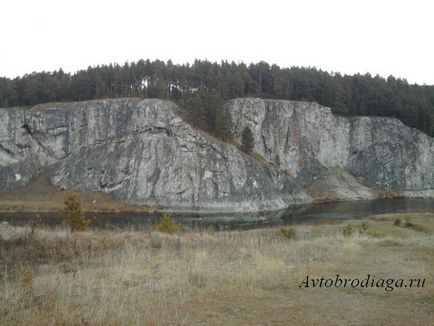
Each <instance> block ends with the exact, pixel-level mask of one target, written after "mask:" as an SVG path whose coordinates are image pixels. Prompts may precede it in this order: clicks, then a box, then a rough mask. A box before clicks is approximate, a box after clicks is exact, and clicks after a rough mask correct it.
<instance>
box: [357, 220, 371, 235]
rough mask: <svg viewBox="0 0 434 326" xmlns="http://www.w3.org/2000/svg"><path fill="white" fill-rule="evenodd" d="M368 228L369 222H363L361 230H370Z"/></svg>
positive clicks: (361, 231) (362, 231) (364, 231)
mask: <svg viewBox="0 0 434 326" xmlns="http://www.w3.org/2000/svg"><path fill="white" fill-rule="evenodd" d="M368 228H369V224H368V222H363V223H362V224H360V227H359V232H360V233H366V232H367V231H368Z"/></svg>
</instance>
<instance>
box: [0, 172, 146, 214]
mask: <svg viewBox="0 0 434 326" xmlns="http://www.w3.org/2000/svg"><path fill="white" fill-rule="evenodd" d="M49 178H50V173H48V172H46V173H44V174H42V175H40V176H38V177H36V178H34V179H33V180H32V181H30V182H29V183H28V184H27V185H25V186H24V187H22V188H19V189H16V190H13V191H0V212H58V211H59V210H61V209H62V208H63V199H64V197H65V194H66V192H65V191H61V190H60V189H58V188H56V187H54V186H53V185H52V184H51V183H50V179H49ZM80 197H81V200H82V203H83V210H84V211H85V212H130V211H131V212H134V211H149V210H150V208H149V207H135V206H130V205H127V204H124V203H121V202H119V201H117V200H115V199H114V198H112V197H110V196H109V195H107V194H105V193H102V192H99V191H87V192H82V193H81V194H80Z"/></svg>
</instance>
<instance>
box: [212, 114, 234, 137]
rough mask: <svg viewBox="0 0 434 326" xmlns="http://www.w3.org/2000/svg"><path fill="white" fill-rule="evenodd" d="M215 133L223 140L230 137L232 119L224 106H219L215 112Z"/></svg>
mask: <svg viewBox="0 0 434 326" xmlns="http://www.w3.org/2000/svg"><path fill="white" fill-rule="evenodd" d="M215 129H216V133H217V135H218V136H219V137H221V138H222V139H223V141H228V140H230V139H231V138H232V135H231V129H232V119H231V115H230V113H229V112H228V108H227V107H226V106H223V107H221V108H220V109H219V110H218V111H217V112H216V127H215Z"/></svg>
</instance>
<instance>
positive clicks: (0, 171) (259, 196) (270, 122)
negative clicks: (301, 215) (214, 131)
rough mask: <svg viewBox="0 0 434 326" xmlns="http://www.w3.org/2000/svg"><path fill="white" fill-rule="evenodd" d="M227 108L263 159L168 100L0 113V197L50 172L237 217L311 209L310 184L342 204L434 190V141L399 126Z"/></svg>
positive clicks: (80, 183) (83, 186)
mask: <svg viewBox="0 0 434 326" xmlns="http://www.w3.org/2000/svg"><path fill="white" fill-rule="evenodd" d="M228 108H229V110H230V112H231V114H232V120H233V133H234V135H235V137H236V138H238V139H239V138H240V135H241V132H242V129H243V128H244V127H245V126H247V125H249V126H250V127H251V128H252V130H253V132H254V135H255V139H256V144H255V151H256V152H257V153H258V154H259V155H260V156H262V157H263V158H265V160H263V159H258V157H256V158H254V157H253V156H250V155H246V154H245V153H243V152H241V151H239V150H238V149H237V147H235V146H233V145H230V144H226V143H222V142H220V141H218V140H216V139H214V138H213V137H210V136H208V135H205V134H204V133H202V132H200V131H198V130H196V129H194V128H192V127H191V126H190V125H189V124H188V123H186V122H185V121H184V120H183V119H182V118H181V117H180V116H179V115H178V114H177V113H176V110H175V105H174V104H173V103H171V102H168V101H162V100H150V99H148V100H139V99H112V100H98V101H89V102H77V103H53V104H43V105H37V106H34V107H32V108H31V109H25V108H12V109H0V188H1V189H3V190H8V189H14V188H17V187H20V186H22V185H24V184H26V183H27V182H29V180H30V179H32V178H33V177H35V176H36V175H39V174H41V173H42V172H43V171H46V170H49V171H51V172H52V177H51V181H52V183H53V184H54V185H56V186H59V187H60V188H63V189H78V190H101V191H104V192H106V193H109V194H111V195H113V196H114V197H115V198H118V199H120V200H122V201H125V202H127V203H131V204H136V205H150V206H158V207H168V208H175V209H179V208H198V209H213V210H230V211H247V210H259V209H277V208H284V207H285V206H287V205H288V204H292V203H300V202H308V201H312V200H313V199H314V198H312V196H316V195H317V193H315V191H311V190H310V188H309V187H314V188H315V185H316V184H321V183H322V185H323V186H324V185H325V187H326V188H327V186H328V185H332V187H334V188H336V198H337V199H357V198H371V197H373V196H374V192H373V191H372V190H371V189H370V188H388V189H392V190H402V191H410V192H408V195H409V196H410V195H414V191H415V190H418V191H425V192H424V195H427V196H430V195H432V193H433V191H432V189H434V175H433V173H434V171H433V170H434V167H433V160H434V145H433V139H432V138H429V137H427V136H426V135H424V134H422V133H420V132H418V131H416V130H414V129H411V128H407V127H405V126H404V125H402V124H401V123H400V122H399V121H397V120H394V119H387V118H343V117H336V116H334V115H333V114H332V113H331V111H330V109H328V108H325V107H321V106H319V105H317V104H314V103H305V102H288V101H271V100H259V99H237V100H234V101H230V102H229V103H228ZM256 156H257V155H256ZM276 156H279V160H280V167H279V168H277V166H276V164H274V162H275V160H276ZM267 161H268V162H267ZM336 171H339V172H338V173H336ZM319 188H320V187H319ZM319 188H318V187H316V188H315V189H319ZM332 190H333V189H328V190H327V191H332ZM309 194H310V195H309ZM406 194H407V193H406Z"/></svg>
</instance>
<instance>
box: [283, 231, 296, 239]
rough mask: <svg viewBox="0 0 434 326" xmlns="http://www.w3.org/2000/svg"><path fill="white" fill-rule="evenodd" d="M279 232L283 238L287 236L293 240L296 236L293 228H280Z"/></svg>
mask: <svg viewBox="0 0 434 326" xmlns="http://www.w3.org/2000/svg"><path fill="white" fill-rule="evenodd" d="M280 234H281V235H282V236H284V237H285V238H288V239H293V240H295V238H296V233H295V230H294V229H293V228H288V229H280Z"/></svg>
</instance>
